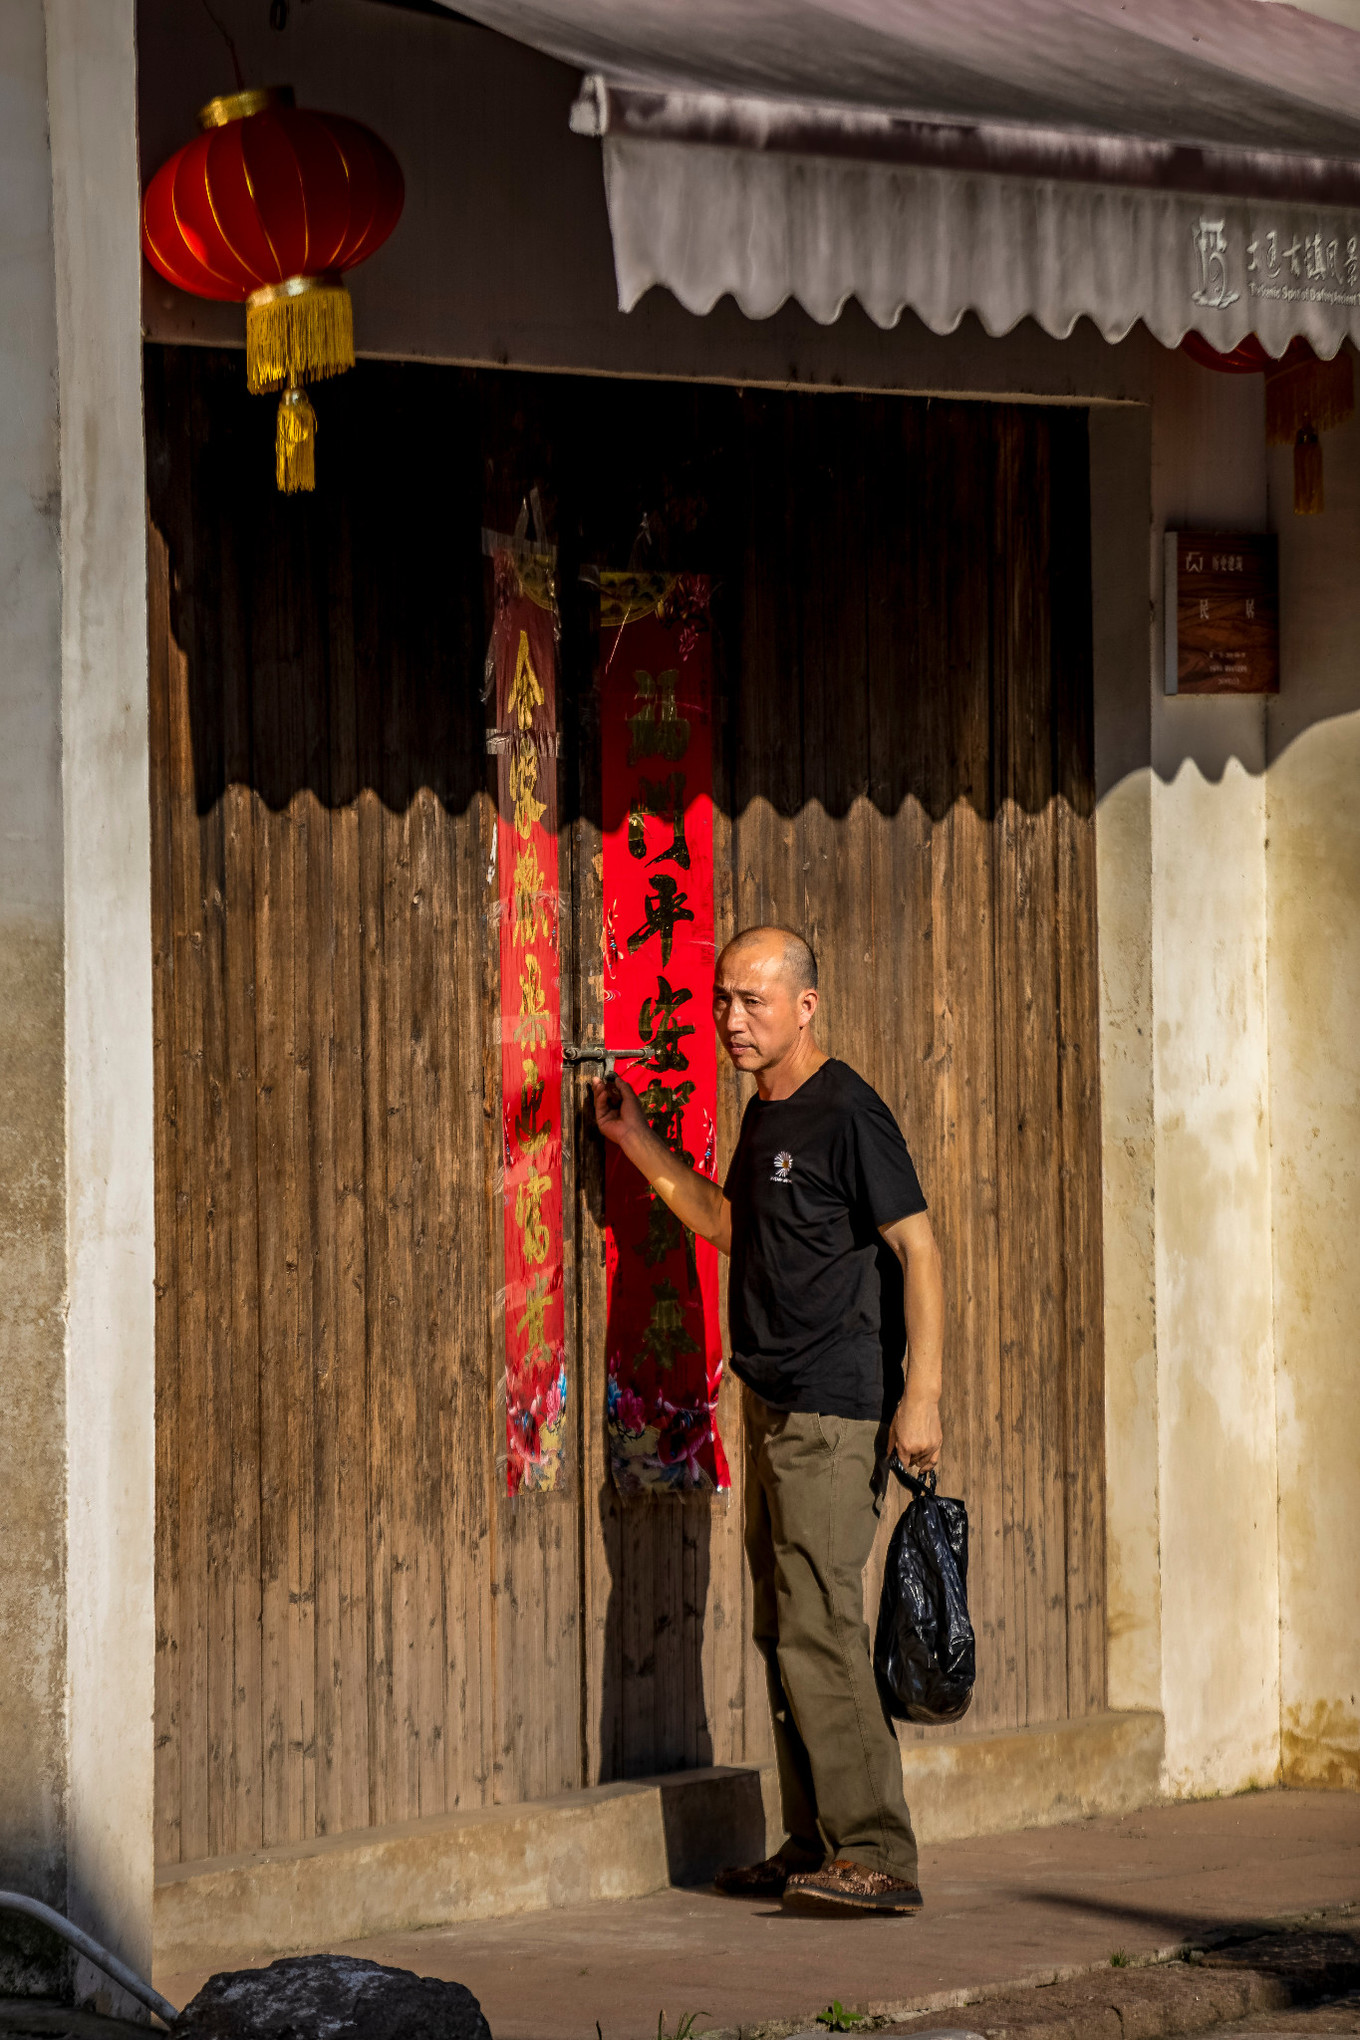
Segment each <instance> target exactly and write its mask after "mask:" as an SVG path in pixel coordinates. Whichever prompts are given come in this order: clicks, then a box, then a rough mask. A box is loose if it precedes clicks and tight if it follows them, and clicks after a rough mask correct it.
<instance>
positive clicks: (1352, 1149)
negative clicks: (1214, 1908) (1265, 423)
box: [1266, 420, 1360, 1789]
mask: <svg viewBox="0 0 1360 2040" xmlns="http://www.w3.org/2000/svg"><path fill="white" fill-rule="evenodd" d="M1290 460H1291V456H1290V453H1289V451H1288V449H1285V450H1284V451H1283V452H1282V453H1280V454H1279V455H1277V456H1273V457H1272V476H1271V482H1272V496H1273V499H1274V500H1275V502H1276V503H1277V504H1278V505H1279V506H1280V507H1279V514H1278V517H1277V522H1278V526H1279V531H1280V581H1281V612H1282V645H1281V651H1282V663H1283V673H1282V685H1281V691H1280V696H1279V699H1278V701H1275V702H1272V703H1271V704H1270V708H1269V713H1268V725H1267V727H1268V734H1269V746H1268V755H1269V761H1270V762H1269V772H1268V775H1267V824H1268V826H1267V835H1268V848H1267V853H1266V871H1267V881H1268V910H1269V931H1270V1079H1271V1106H1270V1123H1271V1146H1272V1176H1273V1185H1274V1247H1275V1258H1274V1286H1275V1353H1276V1370H1277V1396H1278V1412H1279V1486H1280V1513H1279V1537H1280V1682H1281V1695H1280V1699H1281V1728H1282V1755H1283V1770H1284V1776H1285V1778H1286V1779H1287V1780H1288V1782H1289V1783H1291V1784H1296V1785H1344V1786H1349V1787H1351V1788H1352V1789H1355V1788H1356V1787H1360V1565H1357V1562H1356V1560H1357V1554H1360V1395H1357V1382H1358V1381H1360V1025H1357V1014H1360V420H1353V421H1352V422H1351V424H1350V425H1348V426H1347V427H1346V428H1345V429H1344V430H1343V431H1340V432H1335V433H1328V434H1327V435H1326V438H1325V440H1324V452H1323V460H1324V473H1325V486H1326V503H1327V508H1326V511H1325V512H1324V514H1323V515H1322V516H1321V517H1294V516H1293V515H1291V513H1290V511H1289V508H1288V505H1289V493H1290V487H1291V478H1290Z"/></svg>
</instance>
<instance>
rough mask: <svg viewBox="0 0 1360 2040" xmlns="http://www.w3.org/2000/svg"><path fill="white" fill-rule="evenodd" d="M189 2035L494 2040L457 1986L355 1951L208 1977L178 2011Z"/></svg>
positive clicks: (211, 2039) (275, 2039) (197, 2038)
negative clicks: (362, 1958) (370, 1959)
mask: <svg viewBox="0 0 1360 2040" xmlns="http://www.w3.org/2000/svg"><path fill="white" fill-rule="evenodd" d="M186 2029H187V2030H188V2031H189V2032H190V2033H192V2035H193V2040H491V2029H490V2027H489V2026H488V2025H487V2023H486V2020H485V2019H484V2018H483V2016H482V2008H481V2006H480V2005H479V2004H478V2002H477V2000H476V1998H475V1997H474V1996H473V1995H472V1992H471V1991H470V1990H465V1989H464V1988H463V1986H462V1984H461V1983H442V1982H441V1981H440V1980H439V1978H438V1977H435V1976H416V1975H415V1974H414V1973H413V1972H412V1971H411V1970H409V1969H386V1968H384V1966H383V1964H382V1963H381V1962H363V1961H360V1960H358V1959H357V1958H356V1957H355V1956H352V1955H289V1956H285V1957H284V1959H283V1960H282V1961H281V1962H271V1963H270V1965H269V1967H268V1968H267V1969H225V1970H223V1971H222V1972H221V1973H220V1974H219V1975H217V1976H210V1977H209V1978H208V1981H207V1982H206V1983H205V1984H204V1986H203V1988H202V1990H201V1991H200V1992H199V1993H198V1996H197V1997H196V1998H194V1999H193V2001H192V2003H190V2004H187V2005H186V2006H185V2008H184V2010H183V2011H182V2012H181V2013H180V2016H179V2020H178V2022H177V2024H176V2028H175V2030H176V2033H182V2032H185V2031H186Z"/></svg>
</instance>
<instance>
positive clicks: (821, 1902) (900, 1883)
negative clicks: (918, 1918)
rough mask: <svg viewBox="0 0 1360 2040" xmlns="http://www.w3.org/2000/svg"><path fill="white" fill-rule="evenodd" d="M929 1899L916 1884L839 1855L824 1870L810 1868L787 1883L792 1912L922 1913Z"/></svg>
mask: <svg viewBox="0 0 1360 2040" xmlns="http://www.w3.org/2000/svg"><path fill="white" fill-rule="evenodd" d="M924 1904H925V1900H924V1899H923V1898H922V1896H921V1894H920V1892H919V1890H918V1889H917V1887H916V1886H915V1885H914V1884H908V1883H907V1882H906V1881H905V1879H903V1878H901V1877H890V1876H889V1875H888V1873H887V1871H886V1870H870V1869H868V1868H867V1867H866V1865H865V1864H863V1863H853V1862H851V1860H850V1858H849V1857H848V1856H837V1858H836V1860H835V1862H834V1863H828V1864H827V1865H826V1866H825V1868H824V1869H821V1870H806V1871H802V1872H800V1873H798V1874H795V1875H794V1876H792V1877H790V1878H789V1879H788V1881H787V1883H786V1884H785V1886H784V1905H785V1908H786V1909H787V1910H788V1911H790V1912H861V1913H918V1912H920V1910H921V1908H922V1906H923V1905H924Z"/></svg>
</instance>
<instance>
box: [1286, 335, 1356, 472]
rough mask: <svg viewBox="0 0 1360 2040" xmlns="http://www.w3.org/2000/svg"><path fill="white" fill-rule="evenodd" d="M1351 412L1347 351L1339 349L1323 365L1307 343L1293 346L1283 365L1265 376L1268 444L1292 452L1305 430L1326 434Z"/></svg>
mask: <svg viewBox="0 0 1360 2040" xmlns="http://www.w3.org/2000/svg"><path fill="white" fill-rule="evenodd" d="M1354 409H1355V368H1354V363H1353V361H1352V359H1351V355H1350V353H1349V351H1348V350H1347V349H1346V348H1345V347H1344V346H1342V347H1340V348H1338V350H1337V352H1336V354H1335V355H1334V356H1333V357H1332V359H1331V360H1330V361H1321V360H1319V358H1318V356H1317V355H1316V354H1314V353H1313V350H1312V349H1311V347H1309V345H1308V343H1307V341H1306V340H1305V341H1299V340H1292V341H1291V342H1290V344H1289V346H1288V348H1287V349H1286V351H1285V354H1284V358H1283V360H1281V361H1279V362H1276V363H1275V364H1273V366H1271V367H1270V368H1268V369H1267V370H1266V440H1267V443H1268V444H1269V445H1271V446H1290V445H1292V444H1293V442H1294V440H1296V439H1297V437H1298V435H1299V433H1300V432H1302V430H1303V428H1304V427H1305V425H1311V426H1312V428H1313V430H1314V432H1330V431H1331V430H1332V429H1333V427H1334V426H1337V425H1344V424H1345V423H1346V420H1347V419H1348V418H1349V417H1350V416H1351V414H1352V412H1353V411H1354Z"/></svg>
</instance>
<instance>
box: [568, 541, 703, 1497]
mask: <svg viewBox="0 0 1360 2040" xmlns="http://www.w3.org/2000/svg"><path fill="white" fill-rule="evenodd" d="M599 579H600V721H601V731H602V747H603V759H602V764H603V794H604V996H605V1040H606V1042H607V1043H608V1044H609V1046H610V1047H611V1048H618V1049H625V1048H628V1049H633V1048H640V1049H645V1050H646V1052H647V1053H646V1056H645V1059H644V1060H642V1061H640V1062H633V1063H628V1064H625V1065H623V1066H622V1067H623V1071H624V1073H625V1074H626V1075H627V1076H628V1078H629V1080H630V1081H631V1082H632V1083H633V1084H634V1086H635V1088H636V1089H637V1092H638V1095H639V1097H640V1098H641V1100H642V1108H643V1111H644V1112H645V1113H646V1115H647V1118H648V1120H649V1122H650V1124H651V1125H652V1127H653V1128H654V1129H655V1131H656V1132H657V1133H658V1134H660V1136H661V1138H662V1140H664V1141H665V1142H666V1145H667V1146H668V1147H670V1148H672V1149H673V1150H674V1152H675V1153H676V1154H678V1155H683V1156H684V1157H685V1158H686V1160H688V1161H690V1162H692V1163H693V1164H694V1166H695V1168H697V1169H700V1170H702V1171H703V1172H704V1173H705V1174H706V1175H710V1176H711V1175H713V1174H714V1171H715V1167H716V1160H717V1155H716V1145H717V1142H716V1128H715V1117H716V1110H717V1051H716V1046H715V1042H714V1036H713V1028H712V1025H711V1022H710V1017H709V1015H710V1007H711V1002H712V984H713V718H712V700H713V660H712V638H711V632H710V624H709V584H708V581H707V579H706V578H703V577H701V576H698V575H689V574H681V575H670V574H601V575H600V577H599ZM605 1172H606V1173H605V1221H606V1244H605V1262H606V1272H607V1280H608V1285H609V1310H608V1329H607V1333H606V1358H607V1366H608V1389H607V1396H608V1401H607V1421H608V1428H609V1443H610V1463H611V1467H612V1470H613V1475H614V1481H615V1484H616V1485H617V1486H618V1488H619V1489H620V1491H621V1492H622V1493H624V1494H642V1493H648V1492H663V1493H665V1492H669V1493H684V1492H694V1491H699V1492H703V1491H705V1490H708V1491H712V1490H714V1489H721V1488H725V1487H726V1486H727V1485H728V1473H727V1461H726V1459H725V1457H724V1455H723V1448H722V1441H721V1439H720V1438H719V1436H718V1427H717V1401H718V1387H719V1382H720V1380H721V1376H722V1346H721V1342H720V1339H719V1334H718V1257H717V1253H716V1251H715V1249H714V1248H713V1247H712V1246H710V1245H709V1243H708V1242H707V1241H706V1240H700V1239H696V1238H695V1236H694V1234H693V1233H691V1232H689V1231H688V1230H687V1229H686V1228H685V1227H684V1226H682V1225H681V1224H680V1222H679V1220H678V1219H676V1218H674V1217H673V1216H672V1214H671V1213H670V1212H669V1211H668V1210H667V1208H666V1206H665V1205H664V1204H663V1203H662V1202H661V1200H660V1198H658V1197H657V1196H656V1195H655V1193H654V1192H653V1191H652V1190H651V1189H650V1188H649V1186H648V1185H647V1183H646V1182H645V1181H644V1179H643V1178H642V1177H641V1176H640V1175H639V1174H638V1172H637V1170H636V1169H635V1168H634V1167H633V1165H632V1164H631V1162H629V1161H627V1160H626V1159H625V1158H624V1156H623V1155H621V1154H620V1153H619V1151H618V1149H617V1148H614V1147H611V1148H610V1149H609V1151H608V1154H607V1156H606V1161H605Z"/></svg>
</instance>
